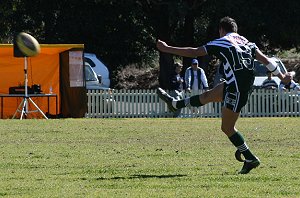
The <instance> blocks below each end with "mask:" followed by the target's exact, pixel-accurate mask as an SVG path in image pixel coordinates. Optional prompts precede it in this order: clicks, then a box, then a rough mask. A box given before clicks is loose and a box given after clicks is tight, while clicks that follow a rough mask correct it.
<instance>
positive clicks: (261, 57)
mask: <svg viewBox="0 0 300 198" xmlns="http://www.w3.org/2000/svg"><path fill="white" fill-rule="evenodd" d="M255 58H256V59H257V60H258V61H259V62H261V63H263V64H264V65H266V67H267V68H268V70H269V71H271V72H272V73H273V74H274V75H276V76H278V78H279V79H280V80H281V81H283V82H286V83H287V82H290V81H291V76H290V75H289V74H282V73H281V71H280V68H279V67H278V65H277V63H276V62H275V61H274V60H272V59H270V58H268V57H267V56H266V55H265V54H264V53H262V52H261V51H260V50H259V49H256V53H255Z"/></svg>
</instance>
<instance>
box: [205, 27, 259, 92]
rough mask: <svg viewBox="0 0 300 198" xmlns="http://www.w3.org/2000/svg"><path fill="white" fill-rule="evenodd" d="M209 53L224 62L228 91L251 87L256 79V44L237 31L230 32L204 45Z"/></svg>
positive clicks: (238, 90)
mask: <svg viewBox="0 0 300 198" xmlns="http://www.w3.org/2000/svg"><path fill="white" fill-rule="evenodd" d="M204 47H205V49H206V52H207V54H208V55H215V56H216V57H217V58H219V59H220V60H221V61H222V63H223V68H224V77H225V80H226V84H227V91H230V92H240V91H244V90H245V91H246V90H249V89H250V88H251V86H252V85H253V81H254V70H253V69H254V58H255V51H256V48H257V47H256V45H255V43H251V42H249V41H248V40H247V39H246V38H245V37H243V36H240V35H239V34H237V33H228V34H226V35H225V36H224V37H221V38H219V39H215V40H213V41H211V42H209V43H207V44H206V45H204Z"/></svg>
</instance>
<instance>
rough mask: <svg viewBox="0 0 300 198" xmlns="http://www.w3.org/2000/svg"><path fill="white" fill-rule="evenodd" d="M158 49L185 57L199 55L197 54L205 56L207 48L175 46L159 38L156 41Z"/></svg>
mask: <svg viewBox="0 0 300 198" xmlns="http://www.w3.org/2000/svg"><path fill="white" fill-rule="evenodd" d="M156 46H157V49H158V50H159V51H161V52H165V53H169V54H175V55H178V56H184V57H191V58H194V57H197V56H205V55H206V54H207V53H206V50H205V48H204V47H202V46H201V47H198V48H196V47H175V46H170V45H168V44H166V43H165V42H164V41H161V40H158V41H157V43H156Z"/></svg>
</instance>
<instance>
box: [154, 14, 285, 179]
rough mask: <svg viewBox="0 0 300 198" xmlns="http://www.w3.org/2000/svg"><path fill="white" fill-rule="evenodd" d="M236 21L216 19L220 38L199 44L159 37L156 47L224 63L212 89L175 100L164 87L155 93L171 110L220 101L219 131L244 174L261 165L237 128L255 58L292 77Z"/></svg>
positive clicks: (171, 52) (251, 79)
mask: <svg viewBox="0 0 300 198" xmlns="http://www.w3.org/2000/svg"><path fill="white" fill-rule="evenodd" d="M237 29H238V27H237V23H236V21H235V20H234V19H232V18H230V17H224V18H222V19H221V20H220V22H219V35H220V38H219V39H215V40H213V41H211V42H209V43H207V44H206V45H203V46H200V47H197V48H195V47H175V46H170V45H168V44H166V43H165V42H163V41H161V40H158V41H157V43H156V45H157V48H158V50H160V51H162V52H165V53H170V54H175V55H178V56H185V57H198V56H206V55H215V56H216V57H217V58H219V59H220V60H221V61H222V63H223V66H224V75H225V81H224V82H222V83H220V84H218V85H217V86H216V87H214V88H213V89H211V90H209V91H206V92H204V93H202V94H200V95H195V96H192V97H187V98H185V99H183V100H176V99H174V98H173V97H171V96H170V95H168V94H167V93H166V92H165V91H164V90H163V89H161V88H158V89H157V94H158V96H159V97H160V98H161V99H162V100H163V101H164V102H166V103H167V105H168V107H169V109H170V110H173V111H175V110H177V109H180V108H184V107H187V106H196V107H199V106H203V105H205V104H207V103H210V102H223V107H222V123H221V130H222V131H223V132H224V133H225V134H226V135H227V137H228V138H229V140H230V141H231V143H232V144H233V145H234V146H235V147H236V148H237V151H238V152H239V153H241V154H242V155H243V156H244V157H245V160H244V165H243V167H242V169H241V170H240V172H239V173H240V174H247V173H249V172H250V171H251V170H252V169H253V168H256V167H258V166H259V165H260V160H259V159H258V157H256V156H255V155H254V154H253V153H252V151H251V150H250V148H249V147H248V145H247V144H246V141H245V139H244V137H243V136H242V134H241V133H240V132H239V131H238V130H237V128H236V122H237V120H238V118H239V115H240V111H241V109H242V107H244V106H245V105H246V103H247V100H248V95H249V93H251V88H252V85H253V82H254V70H253V69H254V59H257V60H258V61H259V62H261V63H263V64H264V65H266V67H267V68H268V70H270V71H271V72H272V73H273V74H275V75H277V76H278V77H279V78H280V79H281V80H283V81H285V82H289V81H290V80H291V76H290V75H288V74H286V75H285V74H282V73H281V72H280V69H279V67H278V65H277V64H276V62H274V61H273V60H272V59H269V58H268V57H267V56H266V55H264V54H263V53H262V52H261V51H260V50H259V49H258V47H257V46H256V45H255V44H254V43H251V42H249V41H248V40H247V39H246V38H245V37H243V36H241V35H239V34H238V33H237Z"/></svg>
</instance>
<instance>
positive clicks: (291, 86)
mask: <svg viewBox="0 0 300 198" xmlns="http://www.w3.org/2000/svg"><path fill="white" fill-rule="evenodd" d="M279 90H280V91H291V90H294V91H300V85H299V84H298V83H296V82H295V81H294V80H291V82H289V83H286V84H284V83H283V82H282V81H281V82H280V84H279Z"/></svg>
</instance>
